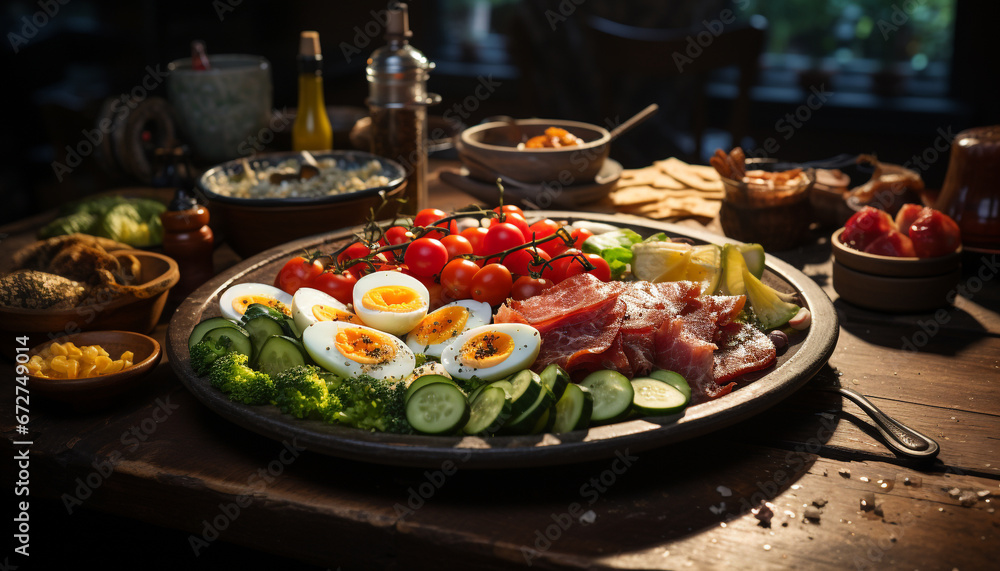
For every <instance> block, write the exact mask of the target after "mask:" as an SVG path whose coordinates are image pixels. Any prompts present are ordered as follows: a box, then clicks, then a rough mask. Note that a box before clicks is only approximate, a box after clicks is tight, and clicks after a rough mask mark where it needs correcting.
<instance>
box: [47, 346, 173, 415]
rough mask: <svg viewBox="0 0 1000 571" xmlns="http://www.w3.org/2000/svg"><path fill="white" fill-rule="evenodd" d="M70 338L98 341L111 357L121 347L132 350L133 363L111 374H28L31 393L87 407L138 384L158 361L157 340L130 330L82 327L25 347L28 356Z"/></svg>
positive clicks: (118, 354) (92, 406)
mask: <svg viewBox="0 0 1000 571" xmlns="http://www.w3.org/2000/svg"><path fill="white" fill-rule="evenodd" d="M56 341H58V342H60V343H66V342H68V341H72V342H73V344H74V345H76V346H77V347H83V346H86V345H100V346H101V347H103V348H104V349H105V350H106V351H107V352H108V354H109V355H110V356H111V358H112V359H117V358H118V356H120V355H121V354H122V353H123V352H124V351H131V352H132V354H133V359H132V366H131V367H129V368H127V369H124V370H122V371H120V372H117V373H112V374H110V375H98V376H96V377H86V378H82V379H48V378H45V377H36V376H34V375H28V383H29V386H30V387H31V392H32V394H38V395H41V396H43V397H45V398H48V399H51V400H56V401H60V402H65V403H68V404H70V405H72V406H74V407H75V408H79V409H90V408H95V407H99V406H103V405H106V404H109V403H110V402H112V401H113V400H114V399H115V398H116V397H118V396H119V395H121V394H123V393H125V392H126V391H128V390H129V389H132V388H133V387H135V386H136V385H138V384H139V383H140V382H141V381H142V379H143V378H144V377H145V376H146V375H147V374H149V372H150V371H152V370H153V369H154V368H155V367H156V365H157V364H158V363H159V362H160V357H161V355H162V352H161V350H160V344H159V343H157V341H156V339H153V338H152V337H149V336H146V335H142V334H141V333H134V332H131V331H85V332H83V333H76V334H73V335H66V336H63V337H60V338H57V339H55V340H52V341H46V342H45V343H42V344H40V345H37V346H35V347H33V348H32V349H31V350H30V351H28V356H29V358H30V357H31V356H32V355H35V354H36V353H39V352H41V351H42V350H43V349H44V348H45V347H47V346H48V345H50V344H51V343H54V342H56Z"/></svg>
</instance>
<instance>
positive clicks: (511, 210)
mask: <svg viewBox="0 0 1000 571" xmlns="http://www.w3.org/2000/svg"><path fill="white" fill-rule="evenodd" d="M493 212H496V213H497V214H501V215H503V214H520V215H521V216H524V211H523V210H521V207H519V206H516V205H514V204H504V205H503V206H497V207H496V208H494V209H493Z"/></svg>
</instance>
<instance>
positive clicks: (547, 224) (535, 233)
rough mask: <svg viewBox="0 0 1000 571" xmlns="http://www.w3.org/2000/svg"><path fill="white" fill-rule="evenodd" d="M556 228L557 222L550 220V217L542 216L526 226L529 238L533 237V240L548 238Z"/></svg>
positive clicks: (557, 226)
mask: <svg viewBox="0 0 1000 571" xmlns="http://www.w3.org/2000/svg"><path fill="white" fill-rule="evenodd" d="M558 229H559V223H558V222H556V221H555V220H552V219H551V218H543V219H541V220H539V221H538V222H535V223H534V224H532V225H531V226H529V227H528V232H529V238H530V237H533V238H534V239H535V240H541V239H542V238H548V237H549V236H551V235H553V234H555V233H556V230H558Z"/></svg>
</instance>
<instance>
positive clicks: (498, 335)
mask: <svg viewBox="0 0 1000 571" xmlns="http://www.w3.org/2000/svg"><path fill="white" fill-rule="evenodd" d="M513 352H514V339H513V338H512V337H511V336H510V335H507V334H506V333H502V332H499V331H485V332H483V333H480V334H478V335H475V336H474V337H472V338H471V339H469V340H468V341H466V342H465V345H462V349H461V350H460V351H459V354H460V357H459V360H460V361H461V362H462V364H463V365H465V366H466V367H473V368H476V369H485V368H487V367H492V366H494V365H499V364H500V363H502V362H504V360H506V359H507V357H510V354H511V353H513Z"/></svg>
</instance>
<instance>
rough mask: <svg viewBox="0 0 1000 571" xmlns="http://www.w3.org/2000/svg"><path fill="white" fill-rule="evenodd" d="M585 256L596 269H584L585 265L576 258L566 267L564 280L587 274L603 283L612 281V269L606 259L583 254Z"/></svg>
mask: <svg viewBox="0 0 1000 571" xmlns="http://www.w3.org/2000/svg"><path fill="white" fill-rule="evenodd" d="M583 256H584V257H585V258H586V259H587V261H588V262H590V263H591V264H592V265H593V266H594V269H592V270H586V269H584V267H583V264H581V263H580V261H579V259H578V258H575V257H574V258H572V259H571V260H570V263H569V264H568V265H567V266H566V271H565V272H564V273H563V279H566V278H568V277H570V276H575V275H576V274H583V273H587V274H590V275H592V276H594V277H596V278H597V279H599V280H601V281H602V282H607V281H611V267H610V266H608V262H607V261H605V259H604V258H602V257H600V256H598V255H597V254H583Z"/></svg>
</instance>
